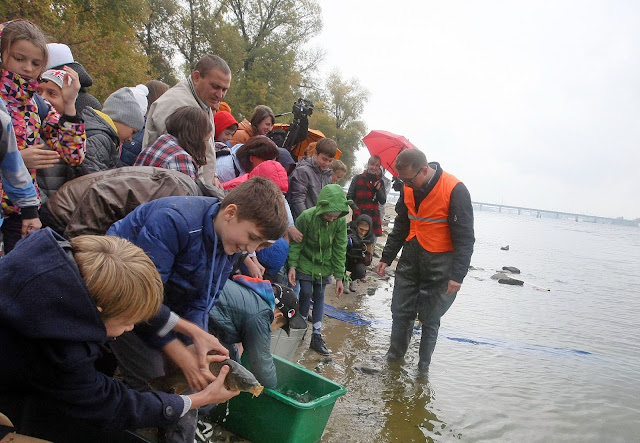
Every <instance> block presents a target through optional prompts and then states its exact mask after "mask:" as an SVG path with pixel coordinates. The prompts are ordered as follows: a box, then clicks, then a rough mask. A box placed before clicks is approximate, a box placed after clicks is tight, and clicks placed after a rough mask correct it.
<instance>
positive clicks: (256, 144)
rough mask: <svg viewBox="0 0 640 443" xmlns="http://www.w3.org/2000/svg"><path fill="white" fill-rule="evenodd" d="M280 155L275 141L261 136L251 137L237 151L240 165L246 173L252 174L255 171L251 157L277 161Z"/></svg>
mask: <svg viewBox="0 0 640 443" xmlns="http://www.w3.org/2000/svg"><path fill="white" fill-rule="evenodd" d="M279 155H280V151H278V146H277V145H276V144H275V143H274V142H273V140H271V139H270V138H269V137H264V136H261V135H256V136H255V137H251V138H250V139H249V140H247V142H246V143H245V144H244V145H242V146H240V147H239V148H238V150H237V151H236V158H237V159H238V163H240V166H242V169H244V171H245V172H251V170H252V169H253V165H252V164H251V158H250V157H251V156H254V157H258V158H261V159H262V160H276V159H277V158H278V156H279Z"/></svg>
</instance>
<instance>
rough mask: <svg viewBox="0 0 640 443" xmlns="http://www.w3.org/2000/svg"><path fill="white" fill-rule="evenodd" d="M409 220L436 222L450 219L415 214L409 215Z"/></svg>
mask: <svg viewBox="0 0 640 443" xmlns="http://www.w3.org/2000/svg"><path fill="white" fill-rule="evenodd" d="M409 220H420V221H427V222H434V223H449V220H447V219H446V218H424V217H415V216H413V215H410V216H409Z"/></svg>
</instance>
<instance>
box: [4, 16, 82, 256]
mask: <svg viewBox="0 0 640 443" xmlns="http://www.w3.org/2000/svg"><path fill="white" fill-rule="evenodd" d="M0 54H1V55H2V60H1V64H0V96H1V97H2V99H3V100H4V102H5V103H6V105H7V110H8V111H9V114H10V115H11V119H12V121H13V127H14V130H15V133H16V142H17V144H18V149H19V150H20V154H21V155H22V158H23V160H24V163H25V165H26V166H27V168H28V169H29V173H30V174H31V178H32V180H33V182H34V185H35V186H36V191H38V193H39V190H38V186H37V182H36V180H35V178H36V170H37V169H45V168H50V167H53V165H55V164H56V163H57V162H58V159H59V158H62V159H63V160H64V161H65V162H67V163H68V164H70V165H72V166H76V165H79V164H80V163H81V162H82V161H83V160H84V156H85V132H84V123H83V122H82V119H81V118H79V117H78V116H77V115H76V110H75V96H76V95H77V93H78V90H79V89H80V83H79V80H78V74H77V73H75V72H74V71H73V70H72V69H70V68H67V67H65V69H64V70H65V71H66V73H67V75H66V77H65V79H64V83H63V88H62V94H63V97H64V99H65V100H64V101H65V109H64V114H63V115H62V116H61V115H60V114H58V113H57V112H56V111H55V110H54V109H53V107H52V106H49V112H48V114H47V115H46V116H45V117H44V118H43V117H41V115H40V113H42V114H44V113H43V112H42V109H40V113H39V112H38V111H39V106H40V107H42V106H46V105H47V103H46V102H45V101H44V100H43V99H42V98H40V97H37V96H36V94H35V92H36V89H37V87H38V77H39V76H40V74H42V72H43V71H44V68H45V67H46V65H47V57H48V53H47V45H46V40H45V38H44V35H43V34H42V31H40V29H39V28H38V27H37V26H36V25H34V24H33V23H31V22H28V21H26V20H14V21H10V22H6V23H3V24H2V25H0ZM45 145H46V146H45ZM2 210H3V215H4V217H5V220H4V224H3V225H2V233H3V235H4V242H5V251H6V252H9V251H10V250H11V249H13V246H14V245H15V243H16V242H17V241H18V240H19V239H20V237H21V225H22V221H21V218H20V209H19V208H18V207H17V206H16V205H15V204H14V202H12V201H11V200H10V199H9V198H8V196H7V195H6V193H4V192H3V194H2Z"/></svg>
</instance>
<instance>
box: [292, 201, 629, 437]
mask: <svg viewBox="0 0 640 443" xmlns="http://www.w3.org/2000/svg"><path fill="white" fill-rule="evenodd" d="M475 217H476V220H475V229H476V246H475V252H474V255H473V258H472V261H471V264H472V266H473V267H475V268H478V269H476V270H471V271H469V274H468V275H467V277H466V279H465V281H464V283H463V285H462V290H461V291H460V293H459V294H458V296H457V299H456V301H455V303H454V304H453V306H452V307H451V309H450V310H449V312H447V314H446V315H445V316H444V317H443V319H442V326H441V329H440V336H439V339H438V345H437V347H436V350H435V353H434V356H433V361H432V363H431V368H430V372H429V374H428V376H426V377H422V376H419V375H418V374H417V373H416V366H417V354H418V349H417V346H418V343H419V338H420V336H419V333H416V334H415V335H414V337H413V340H412V343H411V347H410V348H409V352H408V353H407V358H406V362H405V363H404V364H395V365H388V364H387V363H386V362H385V361H384V359H382V358H381V357H382V356H383V355H384V353H385V352H386V349H387V346H388V341H389V334H390V325H391V314H390V304H391V293H392V288H393V277H391V278H390V279H388V280H382V279H377V278H376V277H374V274H373V273H371V272H370V273H369V275H370V277H369V279H370V283H369V285H368V286H369V287H368V288H367V287H361V290H360V291H359V293H358V294H353V293H351V294H347V295H345V296H343V298H342V299H340V300H337V299H336V298H335V295H334V294H333V291H332V290H331V288H329V289H328V290H327V299H326V301H327V303H329V304H332V305H334V306H336V307H338V308H340V309H346V310H348V311H352V312H355V313H357V314H359V315H361V316H362V317H363V318H365V319H368V320H370V321H371V324H369V325H355V324H350V323H347V322H344V321H340V320H337V319H334V318H327V317H325V326H324V334H325V338H326V342H327V346H328V347H329V348H330V349H331V350H332V351H333V355H332V356H331V359H326V358H322V357H320V356H319V355H318V354H315V353H314V352H312V351H308V350H306V349H300V350H299V351H298V354H297V356H296V359H297V361H298V363H300V364H302V365H304V366H306V367H308V368H310V369H313V370H316V371H317V372H319V373H320V374H322V375H324V376H326V377H328V378H330V379H332V380H335V381H337V382H338V383H341V384H343V385H344V386H346V387H347V390H348V392H347V394H346V395H345V396H344V397H341V398H340V399H339V400H338V401H337V403H336V406H335V408H334V410H333V413H332V416H331V418H330V420H329V423H328V424H327V427H326V431H325V433H324V435H323V439H322V440H323V441H327V442H344V441H356V442H374V441H375V442H378V441H379V442H387V441H398V442H410V441H416V442H420V441H443V442H447V441H466V442H481V441H482V442H485V441H505V442H538V441H539V442H542V441H561V442H637V441H640V344H639V343H638V342H639V341H640V289H639V288H640V272H639V265H640V229H636V228H630V227H621V226H612V225H602V224H592V223H584V222H578V223H577V222H575V221H570V220H557V219H545V218H542V219H537V218H533V217H530V216H525V215H520V216H518V215H508V214H498V213H490V212H482V211H476V213H475ZM507 244H508V245H509V247H510V248H509V250H508V251H503V250H501V249H500V247H501V246H505V245H507ZM502 266H515V267H517V268H519V269H520V270H521V271H522V274H521V275H520V276H519V277H518V278H520V279H521V280H524V281H525V282H527V284H525V285H524V286H523V287H517V286H507V285H501V284H498V283H497V281H495V280H491V279H490V276H491V275H492V274H493V273H494V272H495V270H496V269H501V268H502ZM534 285H535V286H534ZM539 287H542V288H548V289H550V290H549V291H545V290H541V289H540V288H539ZM306 342H308V338H307V340H306ZM307 346H308V345H307ZM301 348H303V346H301Z"/></svg>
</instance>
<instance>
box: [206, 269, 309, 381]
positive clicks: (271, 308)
mask: <svg viewBox="0 0 640 443" xmlns="http://www.w3.org/2000/svg"><path fill="white" fill-rule="evenodd" d="M280 328H282V329H283V330H284V331H285V332H286V333H287V334H289V331H290V329H306V328H307V322H306V321H305V320H304V318H302V316H301V315H300V313H299V312H298V299H297V298H296V295H295V293H294V292H293V290H292V289H291V288H289V287H287V286H286V285H285V286H281V285H278V284H272V283H270V282H269V281H267V280H260V279H257V278H252V277H248V276H245V275H236V276H235V277H234V279H233V280H228V281H227V282H226V283H225V285H224V288H223V289H222V293H221V294H220V298H219V299H218V301H217V303H216V304H215V305H214V307H213V308H212V309H211V311H209V332H210V333H211V334H213V335H215V336H216V338H217V339H218V340H219V341H220V343H221V344H222V345H224V346H225V347H226V348H227V349H228V350H229V357H231V358H233V359H234V360H239V359H240V357H239V353H238V348H237V347H236V343H242V347H243V349H244V355H245V356H246V361H247V365H248V368H249V369H250V370H251V372H253V374H254V375H255V376H256V378H257V379H258V381H259V382H260V383H261V384H262V385H263V386H265V387H267V388H272V389H274V388H275V387H276V384H277V382H278V379H277V377H276V367H275V365H274V363H273V356H272V355H271V351H270V345H271V331H276V330H278V329H280Z"/></svg>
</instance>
